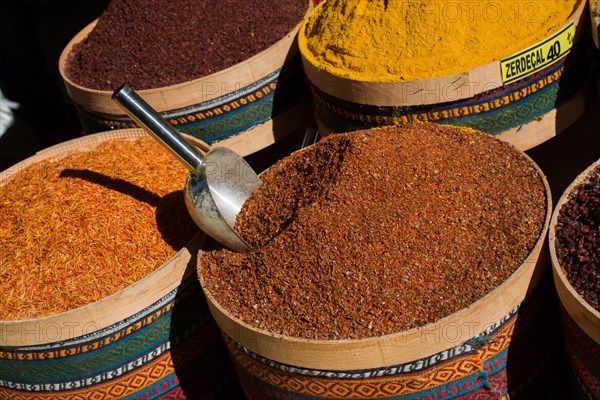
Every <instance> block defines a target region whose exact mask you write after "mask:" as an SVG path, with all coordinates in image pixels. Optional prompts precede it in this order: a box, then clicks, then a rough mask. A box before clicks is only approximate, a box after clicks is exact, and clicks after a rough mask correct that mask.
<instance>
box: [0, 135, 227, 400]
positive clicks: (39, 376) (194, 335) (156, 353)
mask: <svg viewBox="0 0 600 400" xmlns="http://www.w3.org/2000/svg"><path fill="white" fill-rule="evenodd" d="M145 135H146V134H145V133H144V131H143V130H141V129H129V130H116V131H112V132H104V133H98V134H93V135H89V136H86V137H83V138H78V139H74V140H71V141H68V142H65V143H62V144H58V145H56V146H53V147H50V148H47V149H45V150H43V151H41V152H40V153H38V154H36V155H34V156H32V157H30V158H28V159H26V160H24V161H23V162H21V163H19V164H16V165H15V166H13V167H11V168H10V169H9V170H6V171H4V172H3V173H2V174H0V184H4V183H6V182H7V181H8V180H9V179H10V178H11V176H13V175H14V174H16V173H17V172H18V171H20V170H22V169H23V168H25V167H26V166H28V165H31V164H34V163H37V162H40V161H42V160H57V159H61V158H64V157H66V156H67V155H69V154H72V153H76V152H83V151H89V150H92V149H94V148H96V147H97V146H98V145H99V144H101V143H103V142H105V141H107V140H111V139H137V138H140V137H143V136H145ZM182 185H183V183H182ZM201 240H202V235H201V234H200V233H199V234H197V235H196V236H195V237H194V238H193V239H192V240H191V241H190V242H189V243H188V244H187V245H186V246H185V247H184V248H183V249H181V250H180V251H179V252H178V253H177V254H176V255H175V256H173V257H172V258H171V259H170V260H168V261H167V262H166V263H164V264H163V265H162V266H161V267H159V268H158V269H156V270H155V271H154V272H152V273H150V274H149V275H147V276H146V277H144V278H143V279H141V280H139V281H138V282H136V283H135V284H133V285H131V286H129V287H127V288H125V289H123V290H121V291H119V292H117V293H115V294H113V295H111V296H108V297H106V298H104V299H102V300H100V301H97V302H94V303H91V304H88V305H85V306H83V307H79V308H76V309H73V310H70V311H67V312H64V313H60V314H55V315H52V316H48V317H43V318H35V319H26V320H17V321H0V398H3V399H8V398H10V399H34V398H35V399H57V398H64V399H74V398H78V399H88V398H94V399H108V398H124V397H128V396H132V397H135V396H139V397H140V398H148V399H149V398H156V397H160V396H171V397H170V398H185V396H190V398H198V397H203V396H216V397H220V396H223V398H228V397H229V396H235V395H236V393H239V392H238V391H237V390H239V386H238V385H237V381H236V379H235V376H234V374H233V369H232V366H231V364H230V361H229V359H228V355H227V351H226V349H225V346H224V344H223V341H222V338H221V336H220V334H219V329H218V327H217V325H216V324H215V322H214V320H213V319H212V318H211V316H210V312H209V310H208V307H207V304H206V301H205V300H204V296H203V294H202V290H201V288H200V286H199V284H198V283H197V279H196V276H197V275H196V273H195V266H196V254H197V251H198V246H199V243H200V242H201Z"/></svg>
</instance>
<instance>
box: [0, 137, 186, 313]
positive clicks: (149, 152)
mask: <svg viewBox="0 0 600 400" xmlns="http://www.w3.org/2000/svg"><path fill="white" fill-rule="evenodd" d="M186 175H187V169H186V168H185V167H184V166H183V165H182V164H181V163H180V162H179V161H178V160H176V159H175V158H174V157H173V156H172V155H171V154H170V153H168V152H167V151H165V150H164V148H163V147H162V146H161V145H160V144H159V143H157V142H156V140H154V139H152V138H149V137H147V138H142V139H138V140H120V139H116V140H110V141H107V142H104V143H102V144H101V145H100V146H99V147H97V148H96V149H95V150H93V151H89V152H78V153H74V154H72V155H69V156H67V157H65V158H63V159H61V160H57V161H43V162H39V163H35V164H33V165H31V166H29V167H27V168H25V169H23V170H22V171H19V172H18V173H17V174H15V175H14V176H13V177H11V178H10V179H9V180H8V181H7V182H4V184H3V185H2V186H0V215H2V218H1V219H0V320H16V319H23V318H36V317H43V316H47V315H52V314H56V313H59V312H62V311H67V310H71V309H73V308H76V307H79V306H82V305H85V304H88V303H92V302H94V301H97V300H100V299H102V298H104V297H106V296H108V295H110V294H113V293H115V292H117V291H119V290H120V289H123V288H125V287H127V286H129V285H131V284H132V283H134V282H136V281H138V280H139V279H141V278H143V277H144V276H146V275H147V274H149V273H150V272H152V271H153V270H155V269H156V268H157V267H159V266H161V265H162V264H164V263H165V262H166V261H167V260H168V259H169V258H171V257H172V256H173V255H174V254H175V253H176V251H178V250H179V249H181V248H182V247H183V246H184V245H185V244H186V243H188V242H189V240H190V239H191V238H192V236H193V235H194V234H195V233H196V232H197V228H196V225H195V224H194V222H193V221H192V219H191V217H190V216H189V214H188V213H187V209H186V207H185V202H184V199H183V191H182V188H183V186H184V184H185V177H186Z"/></svg>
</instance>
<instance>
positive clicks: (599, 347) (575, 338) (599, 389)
mask: <svg viewBox="0 0 600 400" xmlns="http://www.w3.org/2000/svg"><path fill="white" fill-rule="evenodd" d="M598 165H600V160H598V161H596V162H595V163H594V164H592V165H591V166H590V167H588V168H587V169H586V170H585V171H583V172H582V173H581V174H580V175H579V176H577V177H576V178H575V179H574V180H573V182H572V183H571V184H570V185H569V187H567V189H565V191H564V193H563V194H562V196H561V198H560V199H559V200H558V203H557V205H556V208H555V210H554V213H553V215H552V220H551V222H550V229H549V235H548V236H549V242H550V259H551V261H552V273H553V275H554V284H555V286H556V291H557V292H558V296H559V298H560V301H561V311H562V322H563V330H564V333H565V343H566V348H567V353H568V355H569V359H570V361H571V367H572V368H573V370H574V373H575V376H576V379H575V382H576V383H575V385H574V386H575V388H574V390H575V392H577V394H578V395H581V396H582V398H595V399H598V398H600V375H599V374H598V371H600V312H598V311H597V310H595V309H594V308H592V307H591V306H590V305H589V304H588V303H587V302H586V301H585V300H584V299H583V297H581V295H580V294H579V293H577V291H576V290H575V289H574V288H573V286H571V284H570V283H569V281H568V280H567V277H566V275H565V273H564V272H563V270H562V268H561V266H560V263H559V261H558V258H557V255H556V232H555V229H556V221H557V219H558V214H559V212H560V209H561V207H562V206H563V205H564V204H565V203H566V202H567V201H569V198H570V196H571V194H572V192H573V190H574V188H575V187H576V186H577V185H579V184H581V183H583V182H585V181H586V179H588V177H589V176H590V173H591V172H592V170H593V169H594V168H596V167H597V166H598Z"/></svg>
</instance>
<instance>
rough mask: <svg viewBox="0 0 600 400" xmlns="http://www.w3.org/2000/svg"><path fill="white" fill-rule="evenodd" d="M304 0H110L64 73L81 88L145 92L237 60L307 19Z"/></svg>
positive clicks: (74, 48) (203, 73)
mask: <svg viewBox="0 0 600 400" xmlns="http://www.w3.org/2000/svg"><path fill="white" fill-rule="evenodd" d="M307 5H308V3H307V1H306V0H279V1H278V2H277V4H276V5H274V4H273V2H272V1H268V0H255V1H233V0H201V1H198V0H168V1H166V0H112V1H111V2H110V4H109V5H108V7H107V8H106V10H105V11H104V13H102V15H101V16H100V17H99V19H98V22H97V24H96V26H95V27H94V29H93V30H92V32H91V33H90V34H89V35H88V36H87V38H86V39H85V40H83V41H82V42H80V43H79V44H77V45H75V46H74V47H73V50H72V51H71V54H70V55H69V57H68V59H67V63H66V68H65V73H66V76H67V77H68V78H69V79H71V80H72V81H73V82H75V83H77V84H79V85H82V86H84V87H88V88H92V89H99V90H115V89H116V88H117V87H119V86H120V85H121V84H123V83H128V84H129V85H130V86H131V87H133V88H134V89H138V90H140V89H150V88H158V87H164V86H169V85H174V84H177V83H181V82H186V81H189V80H193V79H196V78H200V77H203V76H206V75H210V74H212V73H214V72H217V71H221V70H223V69H225V68H228V67H230V66H232V65H235V64H238V63H240V62H242V61H244V60H246V59H248V58H250V57H252V56H253V55H255V54H258V53H259V52H261V51H262V50H265V49H266V48H267V47H269V46H271V45H272V44H274V43H275V42H276V41H278V40H280V39H281V38H283V37H284V36H285V35H286V34H288V33H289V32H290V31H291V30H292V29H293V28H294V26H296V25H297V24H298V23H299V22H300V21H301V20H302V18H303V17H304V14H305V13H306V10H307Z"/></svg>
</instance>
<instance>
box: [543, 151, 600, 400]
mask: <svg viewBox="0 0 600 400" xmlns="http://www.w3.org/2000/svg"><path fill="white" fill-rule="evenodd" d="M598 232H600V160H598V161H596V162H595V163H594V164H592V165H591V166H590V167H588V168H587V169H586V170H585V171H583V172H582V173H581V174H580V175H579V176H578V177H577V178H576V179H575V180H574V181H573V182H572V183H571V185H570V186H569V187H568V188H567V189H566V190H565V192H564V193H563V195H562V197H561V198H560V199H559V201H558V204H557V205H556V208H555V210H554V214H553V215H552V220H551V223H550V233H549V237H550V255H551V260H552V271H553V275H554V282H555V285H556V290H557V292H558V296H559V297H560V300H561V315H562V322H563V331H564V337H565V342H566V348H567V353H568V355H569V359H570V364H571V369H572V372H573V374H572V376H571V378H572V381H573V385H572V387H573V390H574V393H573V394H572V395H573V396H575V397H573V398H582V399H583V398H585V399H590V398H593V399H598V398H600V235H599V234H598Z"/></svg>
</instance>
